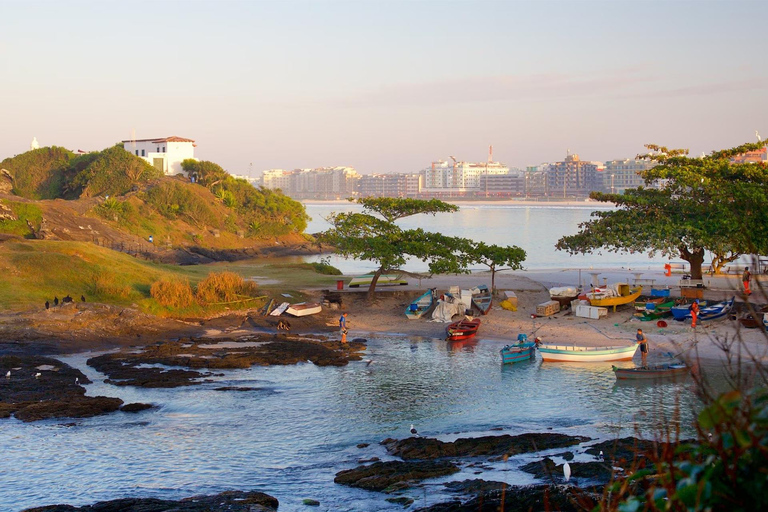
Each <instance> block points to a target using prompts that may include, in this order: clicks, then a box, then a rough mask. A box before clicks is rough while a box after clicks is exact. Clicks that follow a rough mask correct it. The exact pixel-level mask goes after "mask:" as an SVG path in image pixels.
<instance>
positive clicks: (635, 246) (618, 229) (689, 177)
mask: <svg viewBox="0 0 768 512" xmlns="http://www.w3.org/2000/svg"><path fill="white" fill-rule="evenodd" d="M765 144H766V142H761V143H758V144H744V145H741V146H738V147H736V148H733V149H729V150H724V151H718V152H714V153H712V154H711V155H708V156H705V157H702V158H689V157H687V156H685V154H686V151H684V150H670V149H667V148H664V147H659V146H655V145H648V146H646V147H647V148H648V149H649V150H651V151H652V153H651V154H648V155H644V156H645V157H646V158H648V159H650V160H653V161H655V162H657V163H658V165H657V166H656V167H654V168H652V169H649V170H647V171H643V177H644V179H645V182H646V185H651V184H654V183H655V184H658V185H660V188H658V189H653V188H645V187H640V188H637V189H628V190H626V191H625V193H624V194H603V193H592V194H591V195H590V197H592V198H593V199H596V200H598V201H603V202H613V203H615V204H616V205H617V207H618V209H617V210H615V211H603V212H594V213H593V214H592V215H593V217H595V219H593V220H590V221H589V222H585V223H582V224H581V225H580V226H579V228H580V231H579V233H578V234H576V235H572V236H566V237H563V238H561V239H560V240H559V241H558V242H557V244H556V248H557V249H558V250H566V251H568V252H570V253H571V254H576V253H584V252H587V253H589V252H592V251H594V250H596V249H601V248H604V249H606V250H608V251H612V252H618V251H624V250H628V251H645V250H648V251H649V253H650V254H651V255H654V254H655V253H656V252H660V253H661V254H662V255H665V256H672V255H677V256H679V257H680V258H682V259H684V260H685V261H688V262H689V263H690V264H691V275H692V277H693V278H694V279H701V264H702V262H703V261H704V254H705V250H710V251H712V252H713V253H714V254H715V264H720V262H723V263H724V262H726V261H728V260H729V259H730V260H731V261H732V260H733V259H735V258H736V257H738V255H740V254H744V253H757V254H764V253H766V252H768V241H767V240H768V238H767V235H768V215H766V210H765V206H764V205H765V204H766V201H768V187H766V185H768V167H766V165H765V164H762V163H760V164H753V163H732V162H731V160H730V159H731V158H732V157H734V156H736V155H739V154H743V153H746V152H748V151H754V150H757V149H760V148H762V147H763V146H764V145H765Z"/></svg>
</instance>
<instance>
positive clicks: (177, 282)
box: [149, 278, 195, 309]
mask: <svg viewBox="0 0 768 512" xmlns="http://www.w3.org/2000/svg"><path fill="white" fill-rule="evenodd" d="M149 293H150V295H151V296H152V298H153V299H155V300H156V301H157V302H158V303H159V304H160V305H161V306H165V307H169V308H178V309H182V308H186V307H189V306H191V305H192V304H194V303H195V294H194V293H193V292H192V287H191V286H189V281H186V280H181V279H178V278H162V279H160V280H158V281H155V282H154V283H152V287H151V288H150V291H149Z"/></svg>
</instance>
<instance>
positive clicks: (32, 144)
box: [29, 137, 40, 150]
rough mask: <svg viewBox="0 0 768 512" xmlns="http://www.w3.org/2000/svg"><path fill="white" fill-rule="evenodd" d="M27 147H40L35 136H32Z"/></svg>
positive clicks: (31, 148)
mask: <svg viewBox="0 0 768 512" xmlns="http://www.w3.org/2000/svg"><path fill="white" fill-rule="evenodd" d="M29 149H30V150H33V149H40V144H39V143H38V142H37V137H32V142H30V143H29Z"/></svg>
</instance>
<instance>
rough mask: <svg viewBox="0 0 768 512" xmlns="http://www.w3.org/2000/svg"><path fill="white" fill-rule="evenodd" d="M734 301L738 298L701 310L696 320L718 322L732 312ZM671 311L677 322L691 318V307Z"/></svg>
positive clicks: (676, 307) (677, 307)
mask: <svg viewBox="0 0 768 512" xmlns="http://www.w3.org/2000/svg"><path fill="white" fill-rule="evenodd" d="M734 300H736V297H731V300H728V301H725V302H718V303H717V304H712V305H711V306H707V307H703V308H701V310H699V314H698V315H697V317H696V320H697V321H699V322H704V321H706V320H717V319H718V318H723V317H724V316H725V315H727V314H728V313H730V312H731V309H732V308H733V302H734ZM671 311H672V316H674V317H675V320H679V321H683V320H686V319H688V318H691V308H690V305H684V306H675V307H674V308H672V310H671Z"/></svg>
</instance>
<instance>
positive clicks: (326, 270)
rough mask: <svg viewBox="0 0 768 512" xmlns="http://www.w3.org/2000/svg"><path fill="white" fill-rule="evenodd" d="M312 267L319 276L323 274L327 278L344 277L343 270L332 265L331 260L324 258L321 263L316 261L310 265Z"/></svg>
mask: <svg viewBox="0 0 768 512" xmlns="http://www.w3.org/2000/svg"><path fill="white" fill-rule="evenodd" d="M310 265H312V268H313V269H314V270H315V272H317V273H318V274H323V275H326V276H340V275H342V273H341V270H339V269H337V268H336V267H334V266H333V265H331V260H330V258H322V259H321V260H320V261H315V262H313V263H310Z"/></svg>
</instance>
